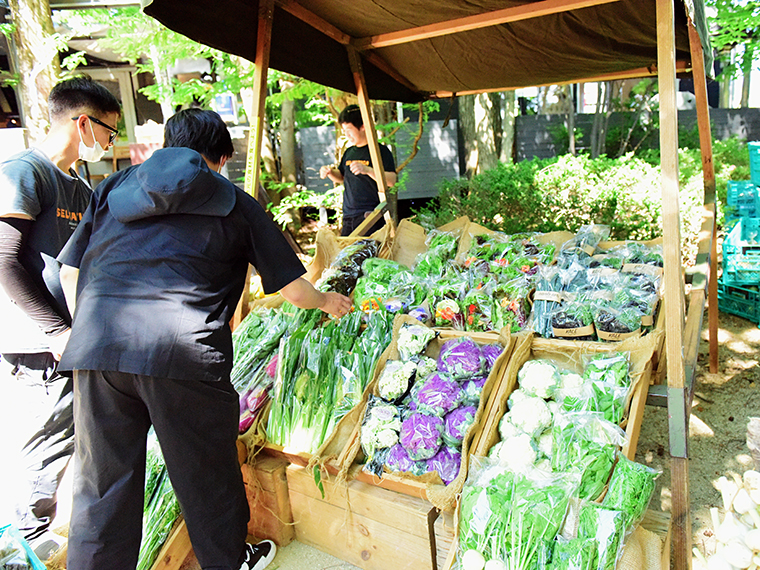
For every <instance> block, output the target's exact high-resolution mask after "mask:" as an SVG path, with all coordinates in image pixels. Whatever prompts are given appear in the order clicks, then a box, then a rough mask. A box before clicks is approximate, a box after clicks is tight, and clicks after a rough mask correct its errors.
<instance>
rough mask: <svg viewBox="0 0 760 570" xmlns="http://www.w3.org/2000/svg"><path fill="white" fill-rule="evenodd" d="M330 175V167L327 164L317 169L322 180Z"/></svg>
mask: <svg viewBox="0 0 760 570" xmlns="http://www.w3.org/2000/svg"><path fill="white" fill-rule="evenodd" d="M330 174H332V166H330V165H329V164H328V165H326V166H323V167H322V168H320V169H319V177H320V178H322V179H325V178H327V177H328V176H330Z"/></svg>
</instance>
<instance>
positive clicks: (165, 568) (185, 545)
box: [151, 519, 193, 570]
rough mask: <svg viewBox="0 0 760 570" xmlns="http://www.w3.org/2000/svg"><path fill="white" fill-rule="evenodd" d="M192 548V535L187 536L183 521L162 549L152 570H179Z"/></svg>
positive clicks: (175, 527)
mask: <svg viewBox="0 0 760 570" xmlns="http://www.w3.org/2000/svg"><path fill="white" fill-rule="evenodd" d="M192 548H193V545H192V544H190V535H189V534H187V527H186V526H185V520H184V519H181V520H180V522H179V523H178V524H176V525H175V526H174V529H173V530H172V532H171V534H170V535H169V538H168V539H167V540H166V542H165V543H164V545H163V546H162V547H161V552H159V553H158V557H157V558H156V561H155V562H154V563H153V567H152V569H151V570H177V568H179V567H180V566H181V565H182V563H183V562H184V561H185V559H186V558H187V555H188V554H189V553H190V551H191V550H192Z"/></svg>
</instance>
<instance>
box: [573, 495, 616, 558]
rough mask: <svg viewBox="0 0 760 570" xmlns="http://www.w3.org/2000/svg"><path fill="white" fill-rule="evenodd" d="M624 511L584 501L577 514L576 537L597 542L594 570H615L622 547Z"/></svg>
mask: <svg viewBox="0 0 760 570" xmlns="http://www.w3.org/2000/svg"><path fill="white" fill-rule="evenodd" d="M625 530H626V526H625V513H623V512H621V511H616V510H613V509H609V508H607V507H604V506H602V505H600V504H598V503H592V502H589V501H584V502H583V503H582V505H581V509H580V513H579V515H578V538H579V539H593V540H595V541H596V543H597V552H596V564H595V565H594V566H592V568H593V569H594V570H615V565H616V563H617V560H618V558H619V557H620V554H621V552H622V549H623V539H624V537H625Z"/></svg>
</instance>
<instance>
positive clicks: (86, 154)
mask: <svg viewBox="0 0 760 570" xmlns="http://www.w3.org/2000/svg"><path fill="white" fill-rule="evenodd" d="M88 121H89V119H88ZM89 123H90V132H91V133H92V140H94V141H95V144H94V145H93V146H91V147H90V146H87V145H86V144H84V140H82V131H79V158H81V159H82V160H84V161H86V162H98V161H99V160H100V159H101V158H103V155H104V154H105V153H106V151H105V149H104V148H103V147H102V146H100V143H99V142H98V141H97V139H96V138H95V132H94V131H93V130H92V121H89Z"/></svg>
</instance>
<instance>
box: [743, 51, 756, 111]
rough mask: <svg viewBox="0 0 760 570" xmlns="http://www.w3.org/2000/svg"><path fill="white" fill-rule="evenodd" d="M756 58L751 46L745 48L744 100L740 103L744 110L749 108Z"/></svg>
mask: <svg viewBox="0 0 760 570" xmlns="http://www.w3.org/2000/svg"><path fill="white" fill-rule="evenodd" d="M754 56H755V50H754V49H752V48H751V47H749V46H744V56H743V57H742V98H741V102H740V103H739V107H740V108H742V109H746V108H747V107H749V84H750V75H751V74H752V67H753V65H752V64H753V60H754V58H755V57H754Z"/></svg>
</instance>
